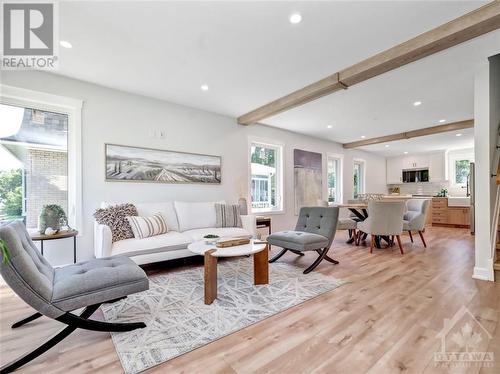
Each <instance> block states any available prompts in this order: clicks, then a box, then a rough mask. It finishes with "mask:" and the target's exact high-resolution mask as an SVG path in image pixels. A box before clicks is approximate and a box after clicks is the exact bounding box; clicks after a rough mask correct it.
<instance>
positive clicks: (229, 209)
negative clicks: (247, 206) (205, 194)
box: [215, 203, 242, 227]
mask: <svg viewBox="0 0 500 374" xmlns="http://www.w3.org/2000/svg"><path fill="white" fill-rule="evenodd" d="M215 220H216V224H215V226H216V227H242V224H241V216H240V206H239V205H238V204H233V205H229V204H219V203H215Z"/></svg>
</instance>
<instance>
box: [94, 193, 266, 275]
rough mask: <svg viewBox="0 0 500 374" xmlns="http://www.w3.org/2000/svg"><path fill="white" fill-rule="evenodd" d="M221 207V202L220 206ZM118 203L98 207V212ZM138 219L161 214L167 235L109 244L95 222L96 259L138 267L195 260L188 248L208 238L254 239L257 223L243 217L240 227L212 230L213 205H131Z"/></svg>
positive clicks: (107, 232)
mask: <svg viewBox="0 0 500 374" xmlns="http://www.w3.org/2000/svg"><path fill="white" fill-rule="evenodd" d="M222 203H224V202H222ZM114 204H119V203H106V202H103V203H101V208H105V207H107V206H109V205H114ZM134 205H135V206H136V208H137V213H138V214H139V216H151V215H153V214H155V213H158V212H160V213H162V214H163V216H164V217H165V219H166V221H167V225H168V230H169V231H168V233H166V234H163V235H157V236H152V237H149V238H144V239H136V238H131V239H125V240H119V241H117V242H114V243H112V241H111V229H110V228H109V226H106V225H100V224H98V223H97V222H94V250H95V256H96V257H97V258H100V257H108V256H114V255H125V256H128V257H130V258H131V259H132V260H134V261H135V262H136V263H137V264H139V265H143V264H150V263H153V262H159V261H165V260H172V259H175V258H182V257H189V256H194V255H195V254H194V253H192V252H190V251H189V250H188V249H187V246H188V244H190V243H192V242H194V241H197V240H202V239H203V237H204V236H205V235H207V234H215V235H218V236H220V237H221V238H222V237H231V236H248V237H252V236H255V235H256V226H257V225H256V220H255V216H253V215H242V216H241V221H242V226H243V227H241V228H240V227H219V228H217V227H215V222H216V221H215V202H203V203H190V202H181V201H174V202H160V203H134Z"/></svg>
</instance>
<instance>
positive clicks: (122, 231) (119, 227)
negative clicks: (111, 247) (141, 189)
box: [94, 204, 137, 242]
mask: <svg viewBox="0 0 500 374" xmlns="http://www.w3.org/2000/svg"><path fill="white" fill-rule="evenodd" d="M136 215H137V209H136V207H135V205H134V204H119V205H111V206H109V207H107V208H102V209H97V210H96V211H95V213H94V218H95V220H96V221H97V223H99V224H101V225H106V226H109V227H110V228H111V234H112V239H111V240H112V241H113V242H116V241H118V240H123V239H130V238H133V237H134V233H133V232H132V228H131V227H130V225H129V223H128V221H127V217H128V216H136Z"/></svg>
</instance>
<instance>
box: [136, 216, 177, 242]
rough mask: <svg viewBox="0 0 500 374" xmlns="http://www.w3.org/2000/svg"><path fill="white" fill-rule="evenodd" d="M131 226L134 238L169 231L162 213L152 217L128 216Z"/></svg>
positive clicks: (147, 236)
mask: <svg viewBox="0 0 500 374" xmlns="http://www.w3.org/2000/svg"><path fill="white" fill-rule="evenodd" d="M127 220H128V223H129V224H130V227H132V231H133V232H134V238H138V239H143V238H149V237H150V236H155V235H161V234H166V233H167V232H168V227H167V222H165V218H163V215H162V214H161V213H156V214H153V215H152V216H150V217H144V216H136V217H133V216H131V217H127Z"/></svg>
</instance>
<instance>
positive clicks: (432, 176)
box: [429, 152, 448, 182]
mask: <svg viewBox="0 0 500 374" xmlns="http://www.w3.org/2000/svg"><path fill="white" fill-rule="evenodd" d="M447 179H448V177H447V175H446V153H445V152H439V153H432V154H430V155H429V182H444V181H446V180H447Z"/></svg>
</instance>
